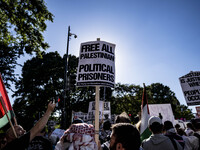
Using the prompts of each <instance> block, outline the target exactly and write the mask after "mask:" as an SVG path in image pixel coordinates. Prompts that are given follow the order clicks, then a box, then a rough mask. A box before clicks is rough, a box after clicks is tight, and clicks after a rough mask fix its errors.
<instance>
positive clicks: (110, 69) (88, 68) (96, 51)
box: [76, 41, 115, 87]
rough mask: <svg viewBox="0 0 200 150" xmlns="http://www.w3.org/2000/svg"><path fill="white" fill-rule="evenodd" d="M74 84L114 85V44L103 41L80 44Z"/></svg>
mask: <svg viewBox="0 0 200 150" xmlns="http://www.w3.org/2000/svg"><path fill="white" fill-rule="evenodd" d="M76 84H77V87H83V86H97V85H98V86H107V87H114V84H115V44H111V43H108V42H105V41H92V42H85V43H82V44H81V46H80V54H79V64H78V69H77V78H76Z"/></svg>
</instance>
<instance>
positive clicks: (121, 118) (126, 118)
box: [115, 112, 131, 123]
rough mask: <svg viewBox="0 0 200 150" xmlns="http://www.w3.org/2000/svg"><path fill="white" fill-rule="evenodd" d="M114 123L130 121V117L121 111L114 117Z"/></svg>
mask: <svg viewBox="0 0 200 150" xmlns="http://www.w3.org/2000/svg"><path fill="white" fill-rule="evenodd" d="M115 123H131V119H130V118H129V116H128V115H127V113H126V112H122V113H121V114H120V115H118V116H117V117H116V119H115Z"/></svg>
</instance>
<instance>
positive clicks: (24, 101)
mask: <svg viewBox="0 0 200 150" xmlns="http://www.w3.org/2000/svg"><path fill="white" fill-rule="evenodd" d="M63 62H64V61H63V58H62V57H60V55H59V54H58V53H57V52H52V53H48V54H45V53H44V52H43V53H42V58H39V57H34V58H32V59H31V60H28V61H26V62H25V64H24V66H23V68H22V77H21V78H20V80H19V81H17V82H16V89H17V91H16V92H15V94H14V95H13V96H15V97H16V99H15V101H14V105H13V108H14V110H15V113H16V116H17V119H18V120H19V122H20V123H21V124H22V125H23V126H24V127H26V128H29V127H31V126H32V123H33V122H34V120H38V119H39V117H40V116H41V115H42V114H43V113H44V112H45V110H46V108H45V106H47V104H48V102H49V100H53V98H54V99H56V100H57V98H58V96H59V95H61V93H62V90H63V76H64V63H63Z"/></svg>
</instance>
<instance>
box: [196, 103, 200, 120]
mask: <svg viewBox="0 0 200 150" xmlns="http://www.w3.org/2000/svg"><path fill="white" fill-rule="evenodd" d="M196 111H197V116H198V117H199V118H200V106H198V107H196Z"/></svg>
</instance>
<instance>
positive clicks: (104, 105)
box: [88, 101, 111, 120]
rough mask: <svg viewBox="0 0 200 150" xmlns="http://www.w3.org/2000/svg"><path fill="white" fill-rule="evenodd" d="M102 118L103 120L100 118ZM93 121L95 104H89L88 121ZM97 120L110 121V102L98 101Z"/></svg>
mask: <svg viewBox="0 0 200 150" xmlns="http://www.w3.org/2000/svg"><path fill="white" fill-rule="evenodd" d="M102 117H103V118H102ZM94 119H95V102H94V101H92V102H90V103H89V109H88V120H94ZM99 119H106V120H107V119H111V109H110V102H104V101H99Z"/></svg>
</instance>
